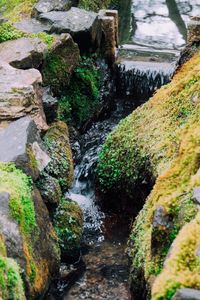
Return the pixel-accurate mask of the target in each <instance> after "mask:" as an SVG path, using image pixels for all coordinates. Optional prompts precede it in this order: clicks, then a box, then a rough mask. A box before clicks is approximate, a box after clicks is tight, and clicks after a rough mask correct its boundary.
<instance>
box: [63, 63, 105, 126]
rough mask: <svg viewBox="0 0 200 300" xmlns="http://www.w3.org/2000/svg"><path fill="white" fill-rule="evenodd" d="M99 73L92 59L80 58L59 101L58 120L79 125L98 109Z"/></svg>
mask: <svg viewBox="0 0 200 300" xmlns="http://www.w3.org/2000/svg"><path fill="white" fill-rule="evenodd" d="M100 82H101V73H100V70H99V68H98V67H97V66H96V65H95V62H94V60H93V59H92V58H87V57H82V59H81V61H80V63H79V65H78V67H77V68H76V69H75V71H74V73H73V74H72V77H71V80H70V84H69V85H68V87H67V89H65V92H64V94H63V95H62V97H61V99H60V100H59V108H58V118H59V119H60V120H62V121H65V122H68V123H69V122H71V123H75V124H76V125H79V126H80V125H81V124H83V123H84V122H86V121H87V120H88V119H89V117H91V116H92V114H93V113H94V112H95V111H96V110H97V108H98V107H99V104H100V103H99V98H100Z"/></svg>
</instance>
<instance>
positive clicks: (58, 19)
mask: <svg viewBox="0 0 200 300" xmlns="http://www.w3.org/2000/svg"><path fill="white" fill-rule="evenodd" d="M39 19H40V20H41V21H42V22H45V23H47V24H51V28H50V32H51V33H59V34H60V33H69V34H71V36H72V37H73V39H74V40H75V42H77V43H78V44H79V47H81V46H83V42H84V43H86V44H88V43H90V42H91V41H92V34H93V33H92V31H93V28H94V26H96V24H95V23H96V20H97V14H96V13H94V12H91V11H90V12H89V11H86V10H84V9H80V8H76V7H72V8H71V9H70V10H69V11H66V12H61V11H60V12H59V11H52V12H48V13H43V14H41V15H40V16H39Z"/></svg>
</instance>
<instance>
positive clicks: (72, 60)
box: [42, 34, 80, 95]
mask: <svg viewBox="0 0 200 300" xmlns="http://www.w3.org/2000/svg"><path fill="white" fill-rule="evenodd" d="M79 55H80V53H79V48H78V45H77V44H76V43H74V41H73V39H72V37H71V36H70V35H69V34H62V35H61V36H60V37H59V38H57V39H56V41H55V43H54V45H53V46H52V48H51V52H50V53H49V54H48V55H47V56H46V59H45V62H44V65H43V68H42V73H43V77H44V84H45V85H47V86H50V87H51V90H52V91H53V93H54V94H56V95H57V94H61V93H62V92H63V89H65V88H66V86H67V85H68V84H69V80H70V76H71V73H72V72H73V70H74V69H75V67H76V66H77V64H78V62H79Z"/></svg>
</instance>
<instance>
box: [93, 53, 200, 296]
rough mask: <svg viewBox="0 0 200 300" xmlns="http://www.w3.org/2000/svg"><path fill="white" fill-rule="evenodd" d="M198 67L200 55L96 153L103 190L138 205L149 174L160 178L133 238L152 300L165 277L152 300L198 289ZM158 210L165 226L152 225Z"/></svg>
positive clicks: (135, 262) (136, 285)
mask: <svg viewBox="0 0 200 300" xmlns="http://www.w3.org/2000/svg"><path fill="white" fill-rule="evenodd" d="M199 67H200V55H199V53H197V54H196V55H195V56H194V57H193V58H192V59H191V60H190V61H188V62H187V63H186V64H185V65H184V66H182V67H181V69H180V70H179V71H178V72H177V74H176V75H175V77H174V78H173V80H172V82H171V83H170V84H168V85H166V86H164V87H162V88H161V89H160V90H159V91H158V92H157V93H156V94H155V95H154V97H153V98H152V99H150V100H149V102H147V103H146V104H144V105H143V106H141V107H139V108H138V109H136V110H135V111H134V112H133V113H132V114H131V115H130V116H129V117H128V118H126V119H125V120H123V121H122V122H121V123H120V124H119V126H118V127H117V128H116V129H115V130H114V131H113V132H112V133H111V134H110V136H109V137H108V139H107V141H106V143H105V144H104V146H103V149H102V151H101V153H100V155H99V163H98V168H97V172H98V175H99V183H100V187H101V189H102V190H103V191H104V192H113V193H115V192H116V191H118V192H119V191H121V195H124V197H126V196H129V197H130V199H131V200H130V201H136V200H135V199H134V187H135V190H137V187H138V184H139V183H141V181H143V180H144V179H146V175H147V174H149V173H150V174H149V175H151V176H152V177H154V178H157V180H156V183H155V185H154V187H153V190H152V192H151V193H150V195H149V197H148V198H147V200H146V203H145V205H144V207H143V209H142V210H141V212H140V213H139V215H138V217H137V219H136V220H135V222H134V225H133V229H132V232H131V236H130V239H129V255H130V259H131V261H132V267H131V270H132V271H131V274H130V279H131V282H132V288H133V292H136V291H138V290H140V291H141V289H144V285H143V284H142V280H141V274H142V277H144V280H145V282H146V283H147V286H149V291H148V292H149V298H150V284H151V283H152V280H153V279H154V278H155V277H156V276H158V274H160V275H159V276H158V277H157V279H156V281H155V283H154V285H153V289H152V291H153V294H152V296H151V299H153V300H158V299H159V300H161V299H162V300H164V299H171V297H172V296H173V294H174V293H175V291H176V289H177V288H178V287H192V288H199V287H200V276H199V274H200V273H199V265H200V264H199V258H198V257H197V256H196V250H195V249H196V246H197V245H198V244H199V237H198V236H197V235H196V233H195V232H197V227H198V226H199V216H197V217H196V219H194V218H195V216H196V215H197V207H196V205H195V204H194V202H193V200H192V195H193V188H194V187H195V186H199V185H200V173H199V159H200V122H199V114H200V95H199V91H200V81H199V79H200V76H199ZM131 187H133V194H132V195H130V194H129V193H130V191H132V190H131ZM137 201H138V198H137ZM137 204H138V203H137V202H136V203H135V205H136V206H137ZM140 206H142V203H141V205H140ZM160 207H161V208H163V211H164V213H163V214H164V215H163V220H167V221H166V222H167V224H166V226H165V225H155V224H156V223H153V221H154V218H155V212H156V211H157V209H158V208H160ZM193 220H194V221H193ZM189 228H190V229H189ZM190 230H191V231H190ZM198 230H199V229H198ZM193 231H194V234H193V233H192V232H193ZM190 232H191V234H190ZM198 232H199V231H198ZM173 241H174V247H173V249H172V250H170V256H169V258H167V259H166V256H167V254H168V253H169V249H170V247H171V244H172V242H173ZM164 262H165V265H163V264H164ZM197 274H198V275H197Z"/></svg>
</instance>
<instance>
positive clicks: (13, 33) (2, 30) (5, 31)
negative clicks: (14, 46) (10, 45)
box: [0, 22, 24, 43]
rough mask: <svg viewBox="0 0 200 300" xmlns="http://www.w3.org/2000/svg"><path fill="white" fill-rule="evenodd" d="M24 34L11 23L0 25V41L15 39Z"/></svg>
mask: <svg viewBox="0 0 200 300" xmlns="http://www.w3.org/2000/svg"><path fill="white" fill-rule="evenodd" d="M23 36H24V34H23V33H22V32H21V31H19V30H17V29H16V28H14V27H13V26H12V24H11V23H9V22H7V23H3V24H1V25H0V43H2V42H6V41H9V40H16V39H19V38H21V37H23Z"/></svg>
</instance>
